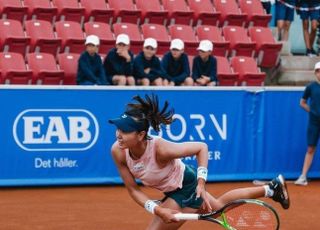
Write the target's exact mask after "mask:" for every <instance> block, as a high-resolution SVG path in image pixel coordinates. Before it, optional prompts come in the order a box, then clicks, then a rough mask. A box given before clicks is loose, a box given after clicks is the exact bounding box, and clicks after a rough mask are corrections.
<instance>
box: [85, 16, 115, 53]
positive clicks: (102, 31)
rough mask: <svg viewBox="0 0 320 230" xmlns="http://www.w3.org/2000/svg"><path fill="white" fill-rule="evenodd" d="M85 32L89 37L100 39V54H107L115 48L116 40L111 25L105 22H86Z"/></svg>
mask: <svg viewBox="0 0 320 230" xmlns="http://www.w3.org/2000/svg"><path fill="white" fill-rule="evenodd" d="M84 31H85V32H86V34H87V36H88V35H97V36H98V37H99V38H100V47H99V52H101V53H107V52H109V50H110V49H111V48H113V47H114V46H115V38H114V35H113V33H112V31H111V28H110V26H109V24H106V23H103V22H86V23H85V24H84Z"/></svg>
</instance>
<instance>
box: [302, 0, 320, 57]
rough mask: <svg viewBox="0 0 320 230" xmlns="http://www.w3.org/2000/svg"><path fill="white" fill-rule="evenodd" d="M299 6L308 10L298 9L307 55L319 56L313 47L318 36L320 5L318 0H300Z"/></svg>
mask: <svg viewBox="0 0 320 230" xmlns="http://www.w3.org/2000/svg"><path fill="white" fill-rule="evenodd" d="M298 6H299V7H301V8H304V9H308V10H300V11H299V10H298V11H299V14H300V18H301V20H302V27H303V38H304V43H305V45H306V49H307V50H306V55H307V56H308V57H315V56H317V53H316V51H315V50H314V49H313V44H314V40H315V38H316V33H317V27H318V20H319V18H320V11H319V9H315V8H316V7H318V6H320V3H319V1H318V0H298Z"/></svg>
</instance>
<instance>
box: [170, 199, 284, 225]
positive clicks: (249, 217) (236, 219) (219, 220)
mask: <svg viewBox="0 0 320 230" xmlns="http://www.w3.org/2000/svg"><path fill="white" fill-rule="evenodd" d="M175 217H176V218H177V219H179V220H206V221H210V222H213V223H216V224H220V225H221V226H222V227H224V229H228V230H235V229H236V230H242V229H245V230H250V229H259V230H260V229H261V230H262V229H268V230H275V229H276V230H278V229H279V226H280V221H279V216H278V214H277V212H276V210H275V209H274V208H273V207H271V206H270V205H269V204H267V203H265V202H263V201H261V200H255V199H241V200H236V201H233V202H230V203H228V204H227V205H225V206H224V207H223V208H221V209H219V210H217V211H214V212H211V213H206V214H191V213H190V214H189V213H177V214H175Z"/></svg>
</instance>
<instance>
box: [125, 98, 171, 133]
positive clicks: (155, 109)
mask: <svg viewBox="0 0 320 230" xmlns="http://www.w3.org/2000/svg"><path fill="white" fill-rule="evenodd" d="M132 99H133V100H134V101H136V103H129V104H127V107H126V112H125V113H126V114H128V115H129V116H131V117H133V118H134V119H135V120H136V121H137V122H144V124H145V131H148V129H149V127H150V126H152V128H153V129H154V130H155V131H157V132H159V131H160V128H161V124H165V125H169V124H171V123H172V122H173V118H172V116H173V114H174V110H173V109H170V110H168V111H167V109H168V107H169V103H168V101H165V102H164V106H163V108H162V109H161V110H160V108H159V99H158V96H157V95H155V94H151V95H150V96H149V95H147V94H146V95H145V99H143V98H141V97H140V96H139V95H137V96H134V97H133V98H132Z"/></svg>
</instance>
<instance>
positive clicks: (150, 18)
mask: <svg viewBox="0 0 320 230" xmlns="http://www.w3.org/2000/svg"><path fill="white" fill-rule="evenodd" d="M136 4H137V8H138V10H141V24H143V23H156V24H165V22H166V19H167V17H168V11H165V10H164V9H163V8H162V6H161V4H160V2H159V0H148V1H145V0H136Z"/></svg>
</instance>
